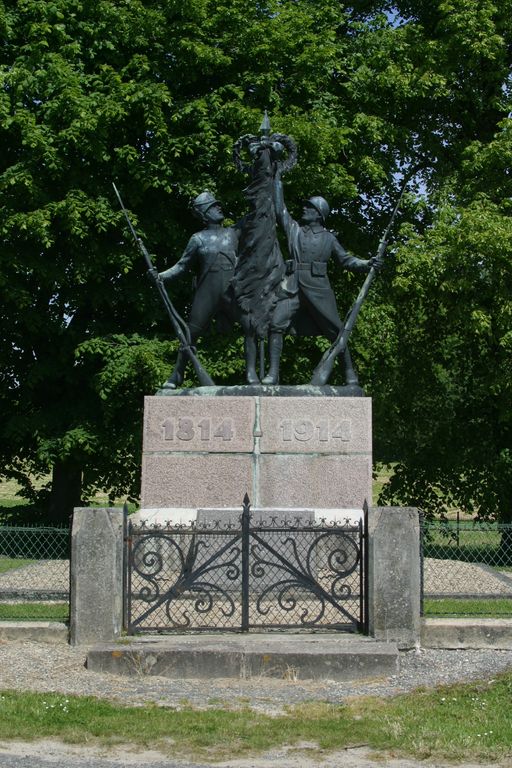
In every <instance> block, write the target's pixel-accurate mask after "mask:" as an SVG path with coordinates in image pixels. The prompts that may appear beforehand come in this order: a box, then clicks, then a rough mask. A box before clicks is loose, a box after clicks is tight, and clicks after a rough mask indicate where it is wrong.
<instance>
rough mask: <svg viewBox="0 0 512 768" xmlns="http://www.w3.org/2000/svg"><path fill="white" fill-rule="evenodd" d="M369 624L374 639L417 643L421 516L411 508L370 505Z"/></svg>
mask: <svg viewBox="0 0 512 768" xmlns="http://www.w3.org/2000/svg"><path fill="white" fill-rule="evenodd" d="M367 543H368V544H367V545H368V624H369V631H370V634H371V635H372V636H373V637H375V639H376V640H384V641H385V642H394V643H397V645H398V647H399V648H414V646H416V645H418V644H419V642H420V629H421V624H420V596H421V585H420V578H421V564H420V521H419V513H418V510H417V509H414V508H411V507H373V508H370V509H369V510H368V525H367Z"/></svg>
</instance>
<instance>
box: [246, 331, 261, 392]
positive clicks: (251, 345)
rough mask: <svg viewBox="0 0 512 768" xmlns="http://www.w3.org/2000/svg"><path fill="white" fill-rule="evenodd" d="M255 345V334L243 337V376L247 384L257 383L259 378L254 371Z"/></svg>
mask: <svg viewBox="0 0 512 768" xmlns="http://www.w3.org/2000/svg"><path fill="white" fill-rule="evenodd" d="M257 350H258V348H257V345H256V337H255V336H245V338H244V353H245V378H246V381H247V383H248V384H259V383H260V380H259V378H258V374H257V373H256V355H257Z"/></svg>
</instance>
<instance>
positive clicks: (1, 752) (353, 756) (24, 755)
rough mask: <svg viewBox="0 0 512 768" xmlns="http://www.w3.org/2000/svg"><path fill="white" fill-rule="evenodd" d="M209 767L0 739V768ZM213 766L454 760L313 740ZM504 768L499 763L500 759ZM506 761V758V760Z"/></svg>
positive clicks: (439, 767) (372, 766)
mask: <svg viewBox="0 0 512 768" xmlns="http://www.w3.org/2000/svg"><path fill="white" fill-rule="evenodd" d="M52 765H53V766H56V765H57V766H62V767H63V768H64V767H65V768H82V767H83V768H111V767H113V766H122V767H123V768H132V766H140V767H141V768H162V766H166V768H212V766H211V764H210V765H208V764H205V763H202V762H201V763H199V762H194V761H187V762H185V761H183V760H181V759H179V760H177V759H174V758H169V756H166V755H163V754H162V753H161V752H158V751H156V750H145V751H138V750H136V749H132V748H130V747H128V746H122V745H117V746H116V747H115V748H108V749H107V748H102V747H91V746H76V745H66V744H61V743H60V742H57V741H52V740H46V741H43V742H41V741H39V742H21V741H20V742H10V743H9V744H6V743H0V766H2V768H3V767H4V766H5V768H11V766H12V768H15V766H19V767H20V768H22V766H23V768H24V767H25V766H30V768H46V766H52ZM214 765H215V768H379V766H380V767H381V768H383V767H385V768H454V763H440V762H438V761H434V762H429V761H425V760H421V761H419V760H413V759H410V758H396V757H393V756H391V755H386V754H383V753H373V752H371V751H370V750H368V749H367V748H365V747H357V748H354V749H344V750H341V751H336V752H328V753H319V752H318V750H317V749H315V748H314V745H308V744H303V745H302V746H301V747H300V748H297V747H295V748H293V749H292V748H286V747H285V748H280V749H276V750H271V751H268V752H266V753H265V754H263V755H259V756H258V757H249V758H244V759H235V760H228V761H226V762H220V763H215V764H214ZM456 765H457V766H458V768H497V764H496V763H492V764H489V763H487V764H484V763H478V764H476V763H457V764H456ZM502 765H503V767H504V768H505V765H506V764H505V763H503V764H502ZM508 765H510V763H509V764H508Z"/></svg>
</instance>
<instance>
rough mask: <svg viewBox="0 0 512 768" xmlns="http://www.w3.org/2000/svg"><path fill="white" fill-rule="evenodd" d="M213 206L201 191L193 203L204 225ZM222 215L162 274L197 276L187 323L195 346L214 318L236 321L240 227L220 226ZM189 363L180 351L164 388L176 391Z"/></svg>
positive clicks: (166, 277)
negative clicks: (234, 288) (235, 280)
mask: <svg viewBox="0 0 512 768" xmlns="http://www.w3.org/2000/svg"><path fill="white" fill-rule="evenodd" d="M212 206H219V203H218V201H217V200H216V199H215V197H214V196H213V195H211V194H210V193H209V192H202V193H201V194H200V195H198V196H197V197H196V199H195V200H194V203H193V207H194V210H195V211H196V213H197V214H198V215H200V216H201V217H202V218H203V220H204V221H205V223H206V218H205V217H206V216H207V213H208V210H209V209H210V208H212ZM219 214H220V216H219V217H218V218H217V226H215V227H213V228H210V227H207V228H205V229H203V230H202V231H201V232H196V234H195V235H192V237H191V238H190V240H189V241H188V243H187V247H186V248H185V251H184V252H183V255H182V257H181V258H180V260H179V261H178V262H177V263H176V264H174V266H172V267H171V268H170V269H167V270H166V271H165V272H160V275H159V277H160V278H161V279H162V280H164V281H165V280H174V279H176V278H179V277H181V276H182V275H183V274H185V273H187V272H190V271H193V272H194V273H195V274H196V275H197V284H196V290H195V293H194V298H193V299H192V306H191V308H190V314H189V317H188V320H187V325H188V328H189V331H190V337H191V342H192V344H193V343H194V342H195V341H196V339H197V338H198V337H199V336H201V334H202V333H203V332H204V331H205V330H206V327H207V326H208V323H209V322H210V321H211V320H212V319H213V318H214V317H220V318H223V317H224V318H226V320H227V321H229V322H232V321H233V313H234V300H233V294H232V286H231V281H232V278H233V275H234V272H235V265H236V257H237V251H238V241H239V239H240V227H239V225H236V226H234V227H223V226H221V222H222V220H223V215H222V211H221V210H219ZM187 360H188V358H187V356H186V355H185V354H184V352H183V350H180V351H179V352H178V357H177V359H176V365H175V366H174V370H173V372H172V374H171V375H170V377H169V378H168V380H167V381H166V383H165V384H164V387H172V388H174V387H176V386H179V385H180V384H181V383H182V381H183V375H184V372H185V367H186V365H187Z"/></svg>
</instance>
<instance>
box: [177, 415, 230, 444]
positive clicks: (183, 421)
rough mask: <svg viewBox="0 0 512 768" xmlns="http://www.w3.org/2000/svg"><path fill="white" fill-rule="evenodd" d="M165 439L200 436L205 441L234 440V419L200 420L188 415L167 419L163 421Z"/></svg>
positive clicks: (185, 439) (191, 438)
mask: <svg viewBox="0 0 512 768" xmlns="http://www.w3.org/2000/svg"><path fill="white" fill-rule="evenodd" d="M162 432H163V438H164V440H184V441H185V442H187V441H189V440H193V439H194V438H195V437H199V439H200V440H204V441H205V442H207V441H209V440H232V439H233V437H234V436H235V430H234V428H233V421H232V420H231V419H222V420H221V421H214V420H213V419H209V418H203V419H200V420H199V421H197V420H195V419H191V418H188V417H182V418H179V419H171V418H169V419H166V420H165V421H164V422H163V423H162Z"/></svg>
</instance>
